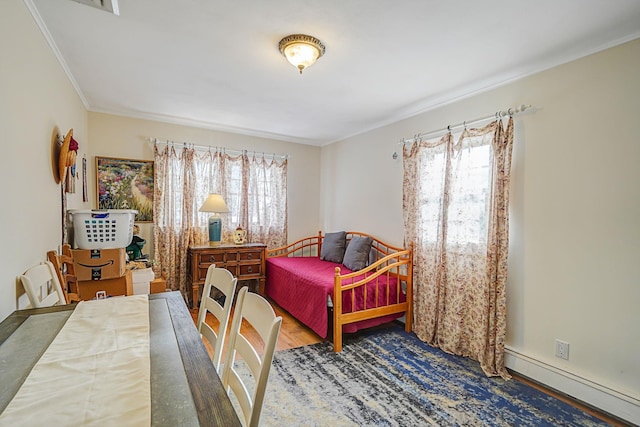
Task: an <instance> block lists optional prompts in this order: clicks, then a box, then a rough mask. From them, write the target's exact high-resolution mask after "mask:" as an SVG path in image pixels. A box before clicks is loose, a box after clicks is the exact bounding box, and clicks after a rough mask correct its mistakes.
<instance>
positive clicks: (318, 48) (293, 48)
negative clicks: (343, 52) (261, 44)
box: [278, 34, 324, 74]
mask: <svg viewBox="0 0 640 427" xmlns="http://www.w3.org/2000/svg"><path fill="white" fill-rule="evenodd" d="M278 47H279V48H280V53H282V54H283V55H284V57H285V58H287V61H289V62H290V63H291V65H293V66H294V67H296V68H297V69H298V70H300V74H302V70H304V69H305V68H307V67H310V66H311V65H313V63H314V62H316V60H317V59H318V58H320V57H321V56H322V55H324V45H323V44H322V42H321V41H320V40H318V39H317V38H315V37H312V36H307V35H305V34H292V35H290V36H287V37H285V38H283V39H282V40H280V43H279V45H278Z"/></svg>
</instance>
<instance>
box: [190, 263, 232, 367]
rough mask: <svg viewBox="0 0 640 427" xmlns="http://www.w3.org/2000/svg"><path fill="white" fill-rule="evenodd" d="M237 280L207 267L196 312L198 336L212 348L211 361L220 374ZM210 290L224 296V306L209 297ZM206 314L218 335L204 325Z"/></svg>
mask: <svg viewBox="0 0 640 427" xmlns="http://www.w3.org/2000/svg"><path fill="white" fill-rule="evenodd" d="M237 282H238V279H237V278H235V277H233V274H231V272H230V271H229V270H226V269H224V268H216V266H215V265H211V266H209V269H208V270H207V277H206V279H205V282H204V289H203V290H202V299H201V300H200V311H199V312H198V331H199V332H200V335H201V336H202V337H203V338H205V339H206V340H207V341H209V344H210V345H211V346H212V347H213V356H212V357H211V361H212V362H213V366H214V367H215V369H216V372H218V374H220V359H221V356H222V345H223V343H224V337H225V335H226V333H227V325H228V324H229V314H230V313H231V305H232V304H233V296H234V294H235V292H236V283H237ZM211 288H216V289H218V290H219V291H220V292H222V294H223V295H224V305H220V303H218V301H216V300H215V299H213V298H212V297H211ZM207 312H209V313H211V314H213V315H214V316H215V317H216V319H218V322H219V323H220V326H218V333H216V332H215V331H214V330H213V328H212V327H211V326H210V325H209V324H207V323H206V321H205V320H206V318H207Z"/></svg>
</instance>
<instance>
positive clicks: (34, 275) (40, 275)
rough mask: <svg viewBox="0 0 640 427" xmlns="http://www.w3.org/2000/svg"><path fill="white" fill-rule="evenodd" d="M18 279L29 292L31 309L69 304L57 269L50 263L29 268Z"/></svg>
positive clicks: (46, 262)
mask: <svg viewBox="0 0 640 427" xmlns="http://www.w3.org/2000/svg"><path fill="white" fill-rule="evenodd" d="M18 278H19V279H20V281H21V282H22V286H23V287H24V290H25V291H26V292H27V296H28V297H29V302H30V303H31V307H34V308H38V307H50V306H52V305H65V304H66V303H67V300H66V298H65V296H64V292H62V286H61V285H60V282H59V281H58V275H57V274H56V270H55V267H54V266H53V264H51V263H50V262H49V261H45V262H43V263H42V264H38V265H36V266H33V267H31V268H29V269H28V270H27V271H25V272H24V274H22V275H20V276H18Z"/></svg>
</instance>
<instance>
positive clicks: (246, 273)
mask: <svg viewBox="0 0 640 427" xmlns="http://www.w3.org/2000/svg"><path fill="white" fill-rule="evenodd" d="M238 270H239V271H238V274H237V276H239V277H243V278H245V279H249V278H251V277H252V276H256V277H257V276H260V274H262V271H261V270H260V264H238Z"/></svg>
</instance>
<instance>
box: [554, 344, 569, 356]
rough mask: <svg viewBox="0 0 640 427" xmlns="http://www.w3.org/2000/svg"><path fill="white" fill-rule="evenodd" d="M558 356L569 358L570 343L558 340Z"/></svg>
mask: <svg viewBox="0 0 640 427" xmlns="http://www.w3.org/2000/svg"><path fill="white" fill-rule="evenodd" d="M556 357H559V358H560V359H564V360H569V343H568V342H564V341H560V340H556Z"/></svg>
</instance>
